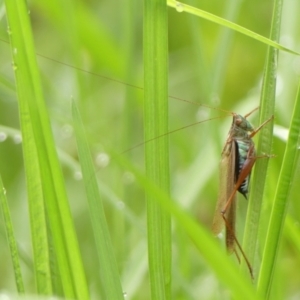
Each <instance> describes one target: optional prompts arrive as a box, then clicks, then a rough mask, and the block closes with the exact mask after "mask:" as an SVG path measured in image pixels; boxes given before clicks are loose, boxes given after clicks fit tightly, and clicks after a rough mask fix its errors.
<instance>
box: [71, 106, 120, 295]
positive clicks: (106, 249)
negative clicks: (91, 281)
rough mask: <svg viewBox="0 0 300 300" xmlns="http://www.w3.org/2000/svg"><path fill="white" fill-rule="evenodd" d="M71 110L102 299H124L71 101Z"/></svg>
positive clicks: (94, 179) (79, 122)
mask: <svg viewBox="0 0 300 300" xmlns="http://www.w3.org/2000/svg"><path fill="white" fill-rule="evenodd" d="M72 113H73V121H74V128H75V134H76V140H77V149H78V154H79V160H80V163H81V167H82V175H83V179H84V183H85V189H86V193H87V199H88V203H89V208H90V216H91V223H92V228H93V231H94V237H95V241H96V247H97V253H98V259H99V265H100V268H99V269H100V271H99V272H100V276H101V279H102V283H103V289H104V294H105V299H116V300H117V299H124V297H123V292H122V287H121V282H120V278H119V274H118V268H117V263H116V260H115V256H114V249H113V246H112V243H111V239H110V235H109V230H108V226H107V222H106V217H105V213H104V208H103V203H102V199H101V197H100V194H99V189H98V185H97V179H96V177H95V170H94V166H93V161H92V158H91V155H90V152H89V148H88V142H87V139H86V135H85V132H84V128H83V124H82V121H81V118H80V115H79V112H78V109H77V107H76V105H75V103H74V102H73V104H72Z"/></svg>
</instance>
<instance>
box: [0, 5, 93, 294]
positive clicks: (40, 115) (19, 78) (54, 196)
mask: <svg viewBox="0 0 300 300" xmlns="http://www.w3.org/2000/svg"><path fill="white" fill-rule="evenodd" d="M5 4H6V12H7V18H8V23H9V29H8V31H9V36H10V39H11V49H12V54H13V64H14V71H15V77H16V83H17V93H18V100H19V107H20V116H21V127H22V129H23V128H25V127H26V124H27V122H31V128H32V131H33V138H34V143H35V147H36V149H37V150H38V151H37V152H36V153H37V157H36V159H37V160H38V165H39V169H40V174H41V182H42V188H43V195H44V197H45V203H46V207H47V217H48V218H49V226H50V230H51V233H52V237H53V244H54V248H55V255H56V257H57V260H58V266H59V271H60V275H61V279H62V285H63V289H64V292H65V296H67V297H70V298H74V297H75V298H79V299H89V293H88V288H87V284H86V279H85V274H84V271H83V266H82V261H81V257H80V253H79V247H78V242H77V238H76V235H75V231H74V227H73V222H72V217H71V213H70V208H69V205H68V202H67V196H66V191H65V186H64V180H63V176H62V172H61V168H60V165H59V162H58V159H57V154H56V150H55V145H54V141H53V136H52V132H51V128H50V122H49V117H48V113H47V110H46V106H45V103H44V100H43V95H42V89H41V84H40V78H39V73H38V69H37V64H36V58H35V54H34V45H33V38H32V32H31V27H30V22H29V18H28V8H27V6H26V3H25V1H5ZM27 111H28V112H29V114H26V112H27ZM25 137H26V136H25ZM24 150H25V149H24ZM31 154H32V153H24V155H25V156H28V155H31ZM26 167H28V166H26ZM33 201H34V199H33Z"/></svg>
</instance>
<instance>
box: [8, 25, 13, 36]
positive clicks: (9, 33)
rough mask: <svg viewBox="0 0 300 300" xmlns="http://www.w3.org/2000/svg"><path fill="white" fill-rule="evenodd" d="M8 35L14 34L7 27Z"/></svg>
mask: <svg viewBox="0 0 300 300" xmlns="http://www.w3.org/2000/svg"><path fill="white" fill-rule="evenodd" d="M7 33H8V35H11V34H12V32H11V30H10V27H9V26H8V27H7Z"/></svg>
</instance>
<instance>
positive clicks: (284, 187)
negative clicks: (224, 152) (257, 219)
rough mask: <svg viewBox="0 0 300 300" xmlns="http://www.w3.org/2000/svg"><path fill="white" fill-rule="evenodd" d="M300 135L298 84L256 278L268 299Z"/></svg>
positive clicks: (299, 89)
mask: <svg viewBox="0 0 300 300" xmlns="http://www.w3.org/2000/svg"><path fill="white" fill-rule="evenodd" d="M299 135H300V83H299V88H298V94H297V98H296V102H295V106H294V112H293V116H292V119H291V125H290V131H289V137H288V141H287V145H286V149H285V153H284V158H283V163H282V166H281V170H280V174H279V179H278V183H277V188H276V193H275V199H274V204H273V207H272V212H271V217H270V222H269V227H268V232H267V237H266V243H265V247H264V251H263V258H262V265H261V271H260V274H259V278H258V291H259V293H260V294H261V295H262V296H263V297H264V298H265V299H268V296H269V293H270V290H271V287H272V280H273V276H274V269H275V266H276V258H277V254H278V251H279V248H280V247H279V244H280V240H281V236H282V231H283V225H284V220H285V215H286V210H287V206H288V194H289V190H290V183H291V180H292V175H293V169H294V161H295V157H296V156H297V152H298V151H299V149H298V137H299Z"/></svg>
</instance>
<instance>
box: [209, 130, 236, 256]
mask: <svg viewBox="0 0 300 300" xmlns="http://www.w3.org/2000/svg"><path fill="white" fill-rule="evenodd" d="M236 148H237V145H236V143H235V141H234V140H232V139H231V137H230V136H229V138H228V139H227V141H226V144H225V147H224V149H223V152H222V159H221V163H220V192H219V198H218V202H217V206H216V210H215V215H214V219H213V225H212V231H213V233H214V234H215V235H218V234H219V233H220V232H221V231H222V229H223V227H224V218H223V215H222V213H221V212H222V211H223V210H224V207H225V205H226V203H227V201H228V199H229V197H230V196H231V195H232V192H233V190H234V186H235V182H234V181H235V170H236V167H235V165H236V155H237V149H236ZM235 198H236V195H234V196H233V199H232V201H231V203H230V204H229V206H228V207H227V209H226V212H225V216H224V217H225V218H226V220H227V222H226V223H227V226H226V246H227V249H228V251H229V252H233V251H234V248H235V211H236V201H235V200H236V199H235ZM227 227H230V228H227Z"/></svg>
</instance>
